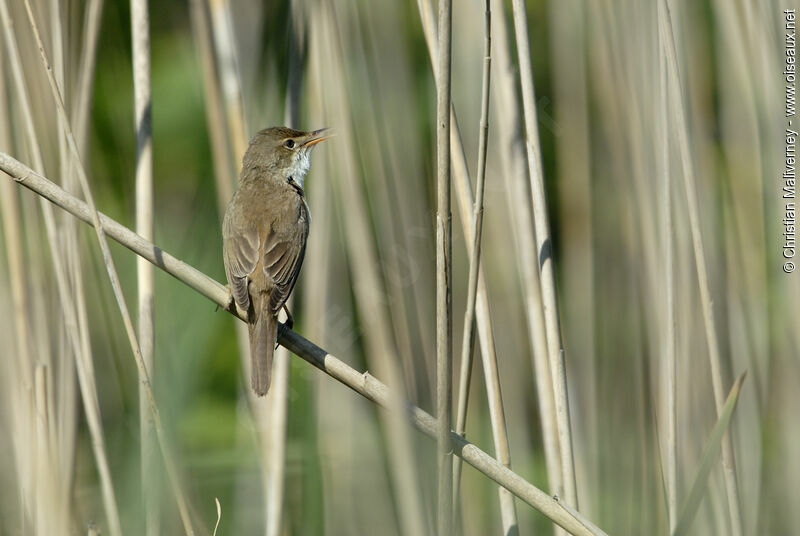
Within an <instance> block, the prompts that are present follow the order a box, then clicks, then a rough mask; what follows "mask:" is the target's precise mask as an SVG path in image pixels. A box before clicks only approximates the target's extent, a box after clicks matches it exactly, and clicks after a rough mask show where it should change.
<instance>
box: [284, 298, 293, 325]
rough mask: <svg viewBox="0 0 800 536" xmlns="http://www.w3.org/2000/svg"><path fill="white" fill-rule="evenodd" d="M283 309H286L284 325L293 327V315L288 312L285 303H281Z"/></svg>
mask: <svg viewBox="0 0 800 536" xmlns="http://www.w3.org/2000/svg"><path fill="white" fill-rule="evenodd" d="M283 310H284V311H286V322H285V324H286V327H287V328H289V329H292V328H293V327H294V317H293V316H292V313H290V312H289V308H288V307H287V306H286V304H285V303H284V304H283Z"/></svg>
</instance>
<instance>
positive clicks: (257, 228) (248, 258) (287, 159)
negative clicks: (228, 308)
mask: <svg viewBox="0 0 800 536" xmlns="http://www.w3.org/2000/svg"><path fill="white" fill-rule="evenodd" d="M324 130H325V129H322V130H316V131H313V132H302V131H299V130H293V129H290V128H286V127H272V128H267V129H264V130H262V131H260V132H259V133H258V134H256V135H255V136H254V137H253V139H252V140H251V141H250V146H249V147H248V148H247V152H246V153H245V155H244V158H243V160H242V173H241V177H240V180H239V189H238V190H237V191H236V193H235V194H234V195H233V199H231V202H230V203H229V204H228V208H227V210H226V211H225V219H224V221H223V224H222V238H223V260H224V263H225V274H226V275H227V277H228V283H229V285H230V289H231V299H232V300H235V302H236V304H237V305H239V307H241V308H242V309H245V310H247V311H248V313H249V328H250V360H251V361H250V362H251V365H252V370H251V385H252V387H253V391H255V393H256V394H257V395H259V396H263V395H265V394H266V393H267V391H268V390H269V384H270V379H271V376H272V356H273V353H274V351H275V344H276V342H277V335H278V313H279V312H280V310H281V307H283V305H284V304H285V303H286V300H287V298H288V297H289V294H290V293H291V292H292V289H293V288H294V284H295V282H296V281H297V274H298V273H299V272H300V266H301V265H302V264H303V256H304V254H305V250H306V239H307V238H308V228H309V223H310V222H311V215H310V213H309V211H308V205H307V204H306V200H305V193H304V190H303V185H304V179H305V174H306V172H307V171H308V167H309V165H310V157H311V150H312V148H313V146H314V145H315V144H317V143H319V142H320V141H322V140H324V139H326V138H327V136H323V135H322V133H323V132H324Z"/></svg>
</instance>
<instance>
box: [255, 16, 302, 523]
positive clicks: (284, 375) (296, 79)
mask: <svg viewBox="0 0 800 536" xmlns="http://www.w3.org/2000/svg"><path fill="white" fill-rule="evenodd" d="M290 10H291V15H290V18H291V28H290V30H289V80H288V82H287V88H286V105H285V110H284V112H285V113H284V124H285V125H289V126H291V127H297V126H298V125H299V123H300V90H301V87H302V86H301V75H302V68H303V66H302V57H303V52H302V49H301V47H302V39H303V19H302V10H301V6H299V5H298V2H297V0H293V1H292V3H291V6H290ZM294 301H295V300H294V297H293V296H290V297H289V300H287V302H286V304H287V306H288V307H289V308H290V309H291V308H293V306H294ZM266 402H267V404H266V406H267V408H266V410H267V411H266V412H265V413H266V417H267V422H266V423H265V424H268V427H267V429H266V432H267V438H265V439H266V442H265V449H264V450H265V451H266V452H265V464H264V469H265V471H266V475H265V478H264V487H265V490H264V494H265V500H266V512H265V514H266V524H267V527H266V529H267V530H266V533H267V536H279V535H280V534H281V531H282V528H283V517H284V516H283V503H284V488H285V486H284V484H285V479H286V470H285V469H286V439H287V437H286V436H287V421H288V414H289V351H288V350H286V348H284V347H282V346H281V347H280V348H278V349H277V350H276V351H275V361H274V364H273V376H272V385H271V387H270V390H269V393H268V394H267V400H266Z"/></svg>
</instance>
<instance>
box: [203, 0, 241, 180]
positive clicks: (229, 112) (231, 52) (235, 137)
mask: <svg viewBox="0 0 800 536" xmlns="http://www.w3.org/2000/svg"><path fill="white" fill-rule="evenodd" d="M208 5H209V10H210V14H211V19H210V20H211V28H212V31H211V36H212V37H213V39H214V49H215V51H216V54H217V67H218V69H219V77H220V83H221V87H222V98H223V102H224V103H225V117H226V119H227V120H228V135H229V136H230V140H231V148H232V150H233V154H234V155H236V156H235V158H237V159H241V156H240V155H242V156H243V155H244V152H245V149H247V132H248V130H247V124H246V118H245V117H244V112H243V110H242V90H241V85H240V84H239V72H238V71H239V69H238V65H237V62H236V44H235V40H234V39H233V29H232V28H231V22H230V8H229V2H228V0H208ZM235 163H236V170H237V172H238V170H239V166H240V165H241V164H240V161H239V160H237V161H236V162H235Z"/></svg>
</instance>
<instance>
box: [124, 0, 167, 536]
mask: <svg viewBox="0 0 800 536" xmlns="http://www.w3.org/2000/svg"><path fill="white" fill-rule="evenodd" d="M130 6H131V40H132V42H133V43H132V49H133V58H132V64H133V90H134V120H135V123H134V131H135V133H136V232H137V233H138V234H139V235H140V236H142V237H143V238H145V239H147V240H152V239H153V227H154V224H153V128H152V120H151V118H152V115H151V109H152V97H151V93H152V90H151V87H150V20H149V14H148V9H147V0H131V3H130ZM136 276H137V278H136V283H137V297H138V303H139V345H140V348H141V351H142V360H143V362H144V366H145V369H146V370H147V371H148V372H149V374H150V382H153V381H154V380H153V377H154V373H155V371H154V347H155V340H154V338H155V335H154V332H155V320H154V312H155V311H154V309H155V303H154V300H155V293H154V285H155V269H154V268H153V265H152V264H150V263H149V262H147V261H146V260H144V259H142V258H141V257H139V258H138V259H136ZM139 429H140V434H141V437H140V445H139V448H140V449H141V462H142V467H141V479H142V490H141V491H142V501H143V506H144V518H145V534H147V535H148V536H156V535H157V534H158V533H159V525H160V517H161V514H160V502H161V498H160V497H159V495H160V494H159V490H160V489H161V486H160V485H159V483H158V481H159V478H158V475H159V471H158V461H157V454H156V452H155V450H156V445H155V444H154V441H153V439H154V438H153V422H152V418H151V416H150V413H149V412H148V411H147V392H146V390H145V387H144V382H142V378H139Z"/></svg>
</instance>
